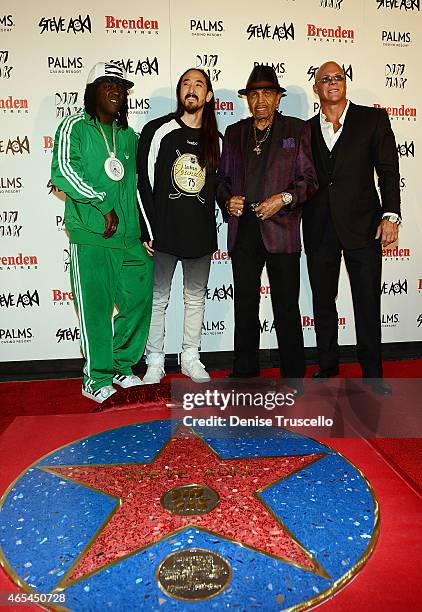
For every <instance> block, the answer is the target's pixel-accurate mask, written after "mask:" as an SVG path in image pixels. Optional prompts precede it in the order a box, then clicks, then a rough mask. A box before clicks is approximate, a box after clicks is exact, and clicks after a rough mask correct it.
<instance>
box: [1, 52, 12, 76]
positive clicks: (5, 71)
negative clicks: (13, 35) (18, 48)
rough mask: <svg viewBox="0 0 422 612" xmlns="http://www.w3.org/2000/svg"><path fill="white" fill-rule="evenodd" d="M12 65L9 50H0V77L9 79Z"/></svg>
mask: <svg viewBox="0 0 422 612" xmlns="http://www.w3.org/2000/svg"><path fill="white" fill-rule="evenodd" d="M12 70H13V66H11V65H10V60H9V51H0V79H10V76H11V74H12Z"/></svg>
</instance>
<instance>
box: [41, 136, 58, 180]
mask: <svg viewBox="0 0 422 612" xmlns="http://www.w3.org/2000/svg"><path fill="white" fill-rule="evenodd" d="M42 141H43V149H44V153H53V147H54V139H53V137H52V136H43V137H42ZM54 189H55V188H54Z"/></svg>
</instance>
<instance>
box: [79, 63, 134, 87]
mask: <svg viewBox="0 0 422 612" xmlns="http://www.w3.org/2000/svg"><path fill="white" fill-rule="evenodd" d="M100 79H101V80H104V81H105V80H111V81H116V83H120V84H121V85H122V86H123V87H124V88H125V89H131V88H132V87H133V85H134V83H132V81H128V80H127V78H126V70H124V69H123V68H122V67H121V66H120V65H119V64H115V63H113V62H98V63H97V64H95V66H94V67H93V68H91V70H90V72H89V75H88V80H87V82H86V84H87V85H91V83H95V82H96V81H99V80H100Z"/></svg>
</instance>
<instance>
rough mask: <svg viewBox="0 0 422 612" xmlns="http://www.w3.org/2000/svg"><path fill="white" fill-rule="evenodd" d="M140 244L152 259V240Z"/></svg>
mask: <svg viewBox="0 0 422 612" xmlns="http://www.w3.org/2000/svg"><path fill="white" fill-rule="evenodd" d="M142 244H143V245H144V247H145V248H146V250H147V253H148V255H150V256H151V257H152V256H153V255H154V249H153V248H152V240H149V241H148V242H143V243H142Z"/></svg>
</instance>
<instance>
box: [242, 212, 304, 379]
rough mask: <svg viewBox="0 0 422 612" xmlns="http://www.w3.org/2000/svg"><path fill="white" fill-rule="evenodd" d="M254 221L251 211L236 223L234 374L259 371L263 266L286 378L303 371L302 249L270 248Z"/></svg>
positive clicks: (295, 375)
mask: <svg viewBox="0 0 422 612" xmlns="http://www.w3.org/2000/svg"><path fill="white" fill-rule="evenodd" d="M258 223H259V222H258V221H257V220H256V218H255V217H254V216H252V215H248V216H245V218H242V219H241V221H240V223H239V229H238V234H237V238H236V245H235V248H234V250H233V252H232V255H231V258H232V266H233V283H234V322H235V329H234V364H233V371H234V372H235V373H237V374H241V373H250V372H255V371H258V370H259V341H260V320H259V300H260V288H261V273H262V270H263V268H264V264H265V265H266V266H267V274H268V280H269V283H270V289H271V302H272V307H273V313H274V326H275V330H276V334H277V342H278V350H279V355H280V371H281V374H282V375H283V376H284V377H285V378H302V377H303V376H304V373H305V354H304V348H303V334H302V321H301V316H300V311H299V287H300V253H269V252H268V251H267V250H266V248H265V246H264V243H263V241H262V237H261V232H260V229H259V225H258Z"/></svg>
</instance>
